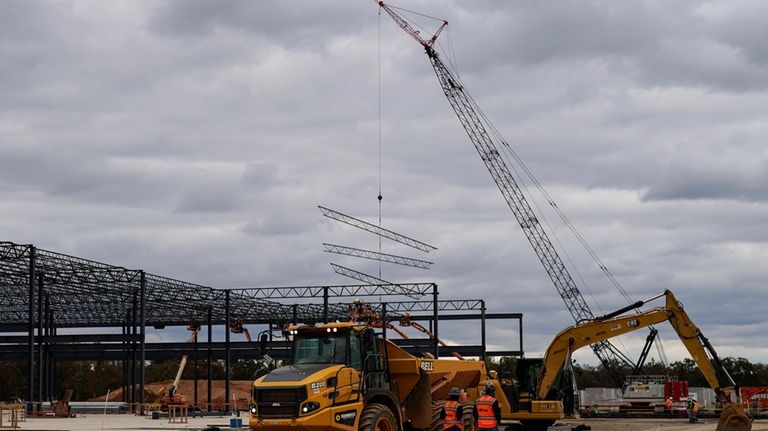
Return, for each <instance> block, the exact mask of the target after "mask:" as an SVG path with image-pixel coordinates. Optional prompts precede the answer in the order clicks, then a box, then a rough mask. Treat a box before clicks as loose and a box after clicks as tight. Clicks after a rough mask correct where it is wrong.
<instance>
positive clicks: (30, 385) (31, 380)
mask: <svg viewBox="0 0 768 431" xmlns="http://www.w3.org/2000/svg"><path fill="white" fill-rule="evenodd" d="M36 279H37V274H36V273H35V246H33V245H31V246H29V298H28V301H29V304H28V305H29V308H28V312H29V315H28V316H27V317H28V322H27V323H28V327H27V336H28V337H29V338H28V340H27V349H28V354H29V362H28V364H27V367H28V368H27V401H28V402H31V401H32V400H33V399H34V398H35V281H36Z"/></svg>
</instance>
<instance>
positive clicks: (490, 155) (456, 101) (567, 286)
mask: <svg viewBox="0 0 768 431" xmlns="http://www.w3.org/2000/svg"><path fill="white" fill-rule="evenodd" d="M378 4H379V6H380V7H381V8H382V9H383V10H384V11H386V12H387V13H388V14H389V15H390V16H391V17H392V19H394V21H395V22H396V23H397V24H398V25H399V26H400V28H402V29H403V30H405V32H406V33H407V34H408V35H409V36H411V37H412V38H413V39H415V40H416V41H417V42H419V43H420V44H421V45H422V46H423V47H424V50H425V51H426V54H427V56H428V57H429V60H430V62H431V64H432V68H433V69H434V71H435V74H436V76H437V79H438V81H439V82H440V86H441V88H442V90H443V93H444V94H445V96H446V97H447V99H448V102H449V103H450V104H451V107H452V108H453V110H454V112H455V113H456V116H457V117H458V119H459V121H460V122H461V125H462V127H463V128H464V130H465V131H466V133H467V135H468V136H469V139H470V140H471V141H472V144H473V145H474V146H475V149H476V150H477V152H478V154H479V155H480V158H481V159H482V160H483V163H484V164H485V167H486V169H487V170H488V172H489V173H490V174H491V177H492V178H493V180H494V182H495V183H496V185H497V186H498V188H499V191H500V192H501V194H502V196H503V197H504V200H505V201H506V202H507V205H508V206H509V208H510V209H511V210H512V213H513V214H514V216H515V218H516V219H517V222H518V224H519V225H520V227H521V228H522V230H523V232H524V233H525V236H526V238H527V239H528V241H529V242H530V244H531V245H532V246H533V249H534V251H535V252H536V255H537V256H538V258H539V261H540V262H541V263H542V265H543V266H544V269H545V270H546V272H547V274H548V275H549V278H550V279H551V280H552V282H553V283H554V285H555V288H556V289H557V292H558V293H559V294H560V297H561V298H562V299H563V302H564V303H565V306H566V307H567V308H568V311H569V312H570V314H571V316H572V317H573V319H574V320H575V321H577V322H579V321H582V320H592V319H594V315H593V314H592V311H591V310H590V308H589V306H588V305H587V303H586V301H585V300H584V297H583V296H582V294H581V292H580V291H579V289H578V287H577V286H576V283H575V282H574V280H573V278H572V277H571V275H570V273H569V272H568V269H567V268H566V266H565V264H564V263H563V261H562V259H561V258H560V256H559V255H558V253H557V251H556V250H555V247H554V245H553V244H552V242H551V241H550V239H549V236H548V235H547V233H546V231H545V230H544V228H543V227H542V226H541V224H540V223H539V220H538V218H537V217H536V214H535V213H534V211H533V209H532V208H531V206H530V204H529V203H528V201H527V200H526V198H525V196H524V194H523V191H522V190H521V188H520V186H519V185H518V183H517V181H516V180H515V178H514V176H513V175H512V172H511V171H510V169H509V167H508V166H507V164H506V162H505V160H504V158H503V157H502V155H501V154H500V152H499V150H498V146H497V143H496V142H494V140H493V138H492V136H491V133H489V130H491V131H495V128H494V127H493V125H492V124H491V123H490V121H488V119H487V118H486V117H485V116H484V115H483V113H482V111H481V109H480V108H479V107H478V106H477V104H476V103H475V101H474V100H473V99H472V97H471V96H470V95H469V93H468V92H467V91H466V90H465V89H464V86H463V85H462V83H461V81H460V80H459V79H458V75H454V73H453V72H451V70H450V69H449V68H448V67H447V66H446V65H445V64H444V63H443V61H442V60H441V59H440V56H439V55H438V53H437V51H435V49H434V48H433V45H434V44H435V42H436V40H437V36H438V35H439V34H440V32H442V31H443V29H444V28H445V27H446V26H447V25H448V22H447V21H443V22H442V24H441V25H440V27H439V29H438V30H437V31H436V32H435V33H434V34H433V35H432V36H430V37H429V38H428V39H425V38H423V37H421V36H420V33H419V31H417V30H415V29H414V27H413V26H411V24H409V23H408V21H406V20H405V19H404V18H403V17H402V16H400V15H399V14H398V13H397V12H396V11H394V10H393V8H392V7H390V6H389V5H387V4H385V3H384V2H378ZM486 126H487V127H486ZM498 138H499V139H500V140H501V142H500V143H499V144H501V145H505V146H506V145H508V144H507V143H506V142H505V141H504V140H503V138H501V137H500V136H498ZM591 347H592V350H593V351H594V352H595V354H596V355H597V357H598V358H599V359H600V362H602V363H603V365H605V366H606V368H608V369H609V370H611V371H612V372H614V373H615V372H616V371H617V370H616V366H617V364H618V365H627V366H629V367H632V366H633V364H632V361H631V360H630V359H629V358H627V357H626V355H624V354H623V353H622V352H621V351H619V350H618V349H617V348H616V347H615V346H613V345H612V344H611V343H610V342H608V341H602V342H600V343H596V344H593V345H592V346H591Z"/></svg>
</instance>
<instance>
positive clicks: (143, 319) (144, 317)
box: [139, 270, 147, 415]
mask: <svg viewBox="0 0 768 431" xmlns="http://www.w3.org/2000/svg"><path fill="white" fill-rule="evenodd" d="M140 289H141V293H140V295H139V296H140V297H141V298H140V304H141V305H140V315H141V318H140V320H139V324H140V325H141V329H140V331H141V333H140V334H141V335H140V340H139V343H140V345H139V349H140V352H141V354H140V358H141V363H140V364H139V369H140V370H141V371H140V373H139V375H140V376H141V381H140V382H139V402H140V403H141V414H142V415H144V403H145V400H144V383H145V382H144V379H145V378H146V365H147V361H146V358H147V355H146V354H147V352H146V345H145V344H146V341H147V340H146V338H147V327H146V323H147V308H146V305H147V277H146V274H145V273H144V270H141V287H140Z"/></svg>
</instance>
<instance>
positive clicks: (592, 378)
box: [486, 357, 768, 389]
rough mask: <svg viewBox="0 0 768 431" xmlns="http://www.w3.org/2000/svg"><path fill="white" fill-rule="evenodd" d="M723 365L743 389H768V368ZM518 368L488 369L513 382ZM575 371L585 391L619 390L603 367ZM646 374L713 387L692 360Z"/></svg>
mask: <svg viewBox="0 0 768 431" xmlns="http://www.w3.org/2000/svg"><path fill="white" fill-rule="evenodd" d="M723 365H724V366H725V368H726V369H727V370H728V373H729V374H730V375H731V377H733V380H734V381H735V382H736V383H737V384H738V385H739V386H768V364H763V363H761V362H754V363H753V362H750V361H749V360H748V359H745V358H733V357H727V358H724V359H723ZM516 366H517V359H516V358H511V357H501V358H498V359H488V360H486V367H487V368H488V369H489V370H496V371H498V372H499V375H500V376H501V377H503V378H513V377H514V376H515V368H516ZM573 370H574V374H575V375H576V382H577V384H578V386H579V388H581V389H583V388H610V387H615V386H616V385H615V383H614V379H613V377H612V375H611V373H610V372H609V371H608V370H607V369H606V368H605V367H603V366H602V365H589V364H579V363H574V364H573ZM628 374H629V370H624V374H623V376H626V375H628ZM643 374H651V375H668V376H677V378H678V380H685V381H687V382H688V386H692V387H709V383H707V381H706V379H705V378H704V375H703V374H701V371H699V367H698V366H697V365H696V363H695V362H694V361H693V360H692V359H688V358H686V359H683V360H682V361H677V362H672V363H671V364H669V365H664V364H662V363H660V362H656V361H653V360H651V361H650V362H648V363H646V364H645V366H644V367H643ZM720 379H721V382H724V383H723V384H724V385H726V383H725V382H726V380H724V379H723V378H722V377H720Z"/></svg>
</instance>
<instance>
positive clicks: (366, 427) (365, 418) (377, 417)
mask: <svg viewBox="0 0 768 431" xmlns="http://www.w3.org/2000/svg"><path fill="white" fill-rule="evenodd" d="M357 429H358V430H359V431H398V429H399V427H398V426H397V423H396V421H395V415H394V414H392V412H391V411H390V410H389V408H387V407H386V406H384V405H381V404H369V405H367V406H365V408H364V409H363V414H361V415H360V423H359V425H358V426H357Z"/></svg>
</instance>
